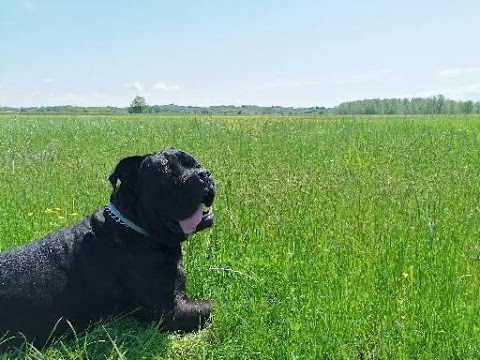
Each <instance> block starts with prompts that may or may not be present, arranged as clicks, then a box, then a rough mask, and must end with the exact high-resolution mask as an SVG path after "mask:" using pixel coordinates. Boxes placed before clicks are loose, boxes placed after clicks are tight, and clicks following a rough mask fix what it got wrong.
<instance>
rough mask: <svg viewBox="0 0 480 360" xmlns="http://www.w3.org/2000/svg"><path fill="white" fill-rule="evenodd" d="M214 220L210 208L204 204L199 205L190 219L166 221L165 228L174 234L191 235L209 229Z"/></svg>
mask: <svg viewBox="0 0 480 360" xmlns="http://www.w3.org/2000/svg"><path fill="white" fill-rule="evenodd" d="M214 218H215V216H214V215H213V210H212V208H211V207H210V206H206V205H205V204H200V206H199V207H198V208H197V210H196V211H195V213H194V214H193V215H191V216H190V217H188V218H186V219H183V220H173V219H170V220H168V221H167V227H168V228H169V230H170V231H173V232H175V233H181V234H184V235H191V234H193V233H196V232H198V231H202V230H205V229H207V228H209V227H211V226H212V225H213V221H214Z"/></svg>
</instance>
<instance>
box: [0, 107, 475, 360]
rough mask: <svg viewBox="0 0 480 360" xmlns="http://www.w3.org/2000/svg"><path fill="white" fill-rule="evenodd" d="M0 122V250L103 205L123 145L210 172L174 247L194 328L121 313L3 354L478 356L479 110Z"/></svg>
mask: <svg viewBox="0 0 480 360" xmlns="http://www.w3.org/2000/svg"><path fill="white" fill-rule="evenodd" d="M14 118H15V115H14V114H6V115H0V249H1V250H6V249H9V248H11V247H14V246H18V245H21V244H24V243H26V242H29V241H31V240H32V239H36V238H39V237H41V236H43V235H45V234H46V233H48V232H51V231H53V230H56V229H58V228H60V227H62V226H64V225H67V224H71V223H74V222H77V221H79V220H80V219H81V218H82V217H83V216H86V215H88V214H90V213H92V212H93V211H94V210H95V209H96V208H98V207H101V206H104V205H105V204H106V202H107V200H108V196H109V194H110V190H111V186H110V184H109V183H108V180H107V178H108V176H109V175H110V173H111V171H112V170H113V168H114V166H115V165H116V163H117V161H118V160H119V159H120V158H122V157H125V156H128V155H133V154H145V153H149V152H154V151H158V150H161V149H163V148H165V147H167V146H175V147H178V148H180V149H183V150H186V151H188V152H191V153H193V154H194V155H195V156H196V157H198V158H199V159H200V160H201V162H202V163H203V164H204V165H205V166H206V167H207V168H209V169H211V170H212V172H213V174H214V176H215V177H216V179H217V182H218V198H217V200H216V203H215V204H214V209H215V212H216V216H217V223H216V225H215V227H214V228H213V229H212V230H211V231H207V232H205V233H201V234H198V235H195V236H194V237H193V238H192V239H190V240H189V241H188V242H187V243H186V246H185V262H186V268H187V273H188V284H187V286H188V289H189V293H190V294H191V296H192V297H193V298H209V299H213V300H214V301H215V302H216V304H217V307H216V310H215V314H214V319H213V323H212V326H211V328H210V329H209V330H207V331H203V332H201V333H199V334H195V335H189V336H185V337H177V336H174V335H166V334H160V333H158V332H156V331H155V329H154V328H153V327H151V326H147V325H144V324H140V323H137V322H135V321H133V320H132V319H126V320H120V321H117V322H115V323H110V324H108V323H107V324H104V325H103V327H102V326H99V327H98V328H97V329H96V330H95V331H94V332H93V333H91V334H89V335H87V336H86V337H82V338H80V339H78V340H77V341H70V342H68V343H66V344H58V345H55V346H53V347H52V348H50V349H48V350H47V351H45V352H44V353H42V354H38V353H36V352H34V351H33V350H32V349H27V350H26V352H25V353H21V354H18V358H22V359H51V360H53V359H58V358H65V359H77V358H87V357H88V358H91V359H98V358H107V359H140V358H142V357H143V358H154V359H433V358H437V359H448V358H457V359H479V358H480V116H470V117H406V118H405V117H333V116H311V117H308V116H295V117H281V116H280V117H272V116H259V117H241V116H239V117H231V116H216V117H198V116H197V117H195V116H148V115H139V116H133V115H118V116H117V115H115V116H85V115H83V116H82V115H79V116H70V115H69V116H63V115H32V116H27V115H20V116H19V117H18V118H17V119H16V120H14ZM0 359H2V360H3V359H6V356H3V357H2V356H1V355H0Z"/></svg>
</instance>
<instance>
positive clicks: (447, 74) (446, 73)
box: [439, 67, 480, 78]
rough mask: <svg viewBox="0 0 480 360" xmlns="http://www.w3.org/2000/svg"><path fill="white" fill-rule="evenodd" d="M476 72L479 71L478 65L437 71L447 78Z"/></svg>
mask: <svg viewBox="0 0 480 360" xmlns="http://www.w3.org/2000/svg"><path fill="white" fill-rule="evenodd" d="M477 73H480V67H468V68H454V69H445V70H442V71H440V72H439V74H440V76H442V77H449V78H456V77H459V76H463V75H469V74H477Z"/></svg>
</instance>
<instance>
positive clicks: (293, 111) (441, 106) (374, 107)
mask: <svg viewBox="0 0 480 360" xmlns="http://www.w3.org/2000/svg"><path fill="white" fill-rule="evenodd" d="M0 112H9V113H20V112H21V113H74V114H82V113H83V114H119V113H147V114H198V115H302V114H345V115H350V114H351V115H362V114H364V115H425V114H480V101H478V102H474V101H471V100H469V101H455V100H450V99H447V98H445V96H443V95H437V96H432V97H428V98H419V97H418V98H404V99H397V98H393V99H365V100H355V101H347V102H343V103H341V104H340V105H338V106H335V107H333V108H327V107H324V106H314V107H307V108H294V107H283V106H257V105H241V106H234V105H220V106H209V107H201V106H182V105H175V104H169V105H148V104H147V102H146V100H145V98H143V97H141V96H137V97H135V99H134V100H133V101H132V103H131V104H130V106H128V107H113V106H106V107H81V106H72V105H66V106H42V107H28V108H15V107H0Z"/></svg>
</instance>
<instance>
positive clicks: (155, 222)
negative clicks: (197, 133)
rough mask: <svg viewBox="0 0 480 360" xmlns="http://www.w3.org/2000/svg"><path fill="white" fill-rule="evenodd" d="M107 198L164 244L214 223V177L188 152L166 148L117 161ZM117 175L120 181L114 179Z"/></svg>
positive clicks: (178, 240)
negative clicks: (111, 190) (109, 197)
mask: <svg viewBox="0 0 480 360" xmlns="http://www.w3.org/2000/svg"><path fill="white" fill-rule="evenodd" d="M109 179H110V182H111V183H112V186H113V188H114V190H113V193H112V196H111V201H112V202H114V204H115V205H117V206H120V207H121V208H122V209H124V211H127V212H128V214H125V215H126V216H132V217H133V218H134V220H135V221H137V222H139V224H138V225H140V226H142V227H144V229H145V230H146V231H147V232H148V233H149V234H150V235H151V236H152V237H153V238H155V239H157V240H158V241H161V242H162V243H164V244H166V245H172V246H174V245H177V244H179V243H180V242H181V241H183V240H185V239H186V237H187V236H188V235H190V234H191V233H193V232H197V231H201V230H204V229H206V228H208V227H210V226H212V225H213V220H214V216H213V212H212V211H210V210H209V208H210V207H211V206H212V203H213V200H214V197H215V181H214V179H213V177H212V175H211V174H210V172H209V171H208V170H206V169H205V168H203V167H202V166H201V165H200V163H199V162H198V161H197V160H196V159H195V158H194V157H193V156H191V155H189V154H187V153H185V152H183V151H180V150H177V149H174V148H169V149H166V150H164V151H161V152H158V153H155V154H149V155H145V156H133V157H128V158H125V159H123V160H121V161H120V162H119V164H118V165H117V167H116V169H115V171H114V172H113V174H112V175H111V176H110V178H109ZM118 180H120V183H119V184H118Z"/></svg>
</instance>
